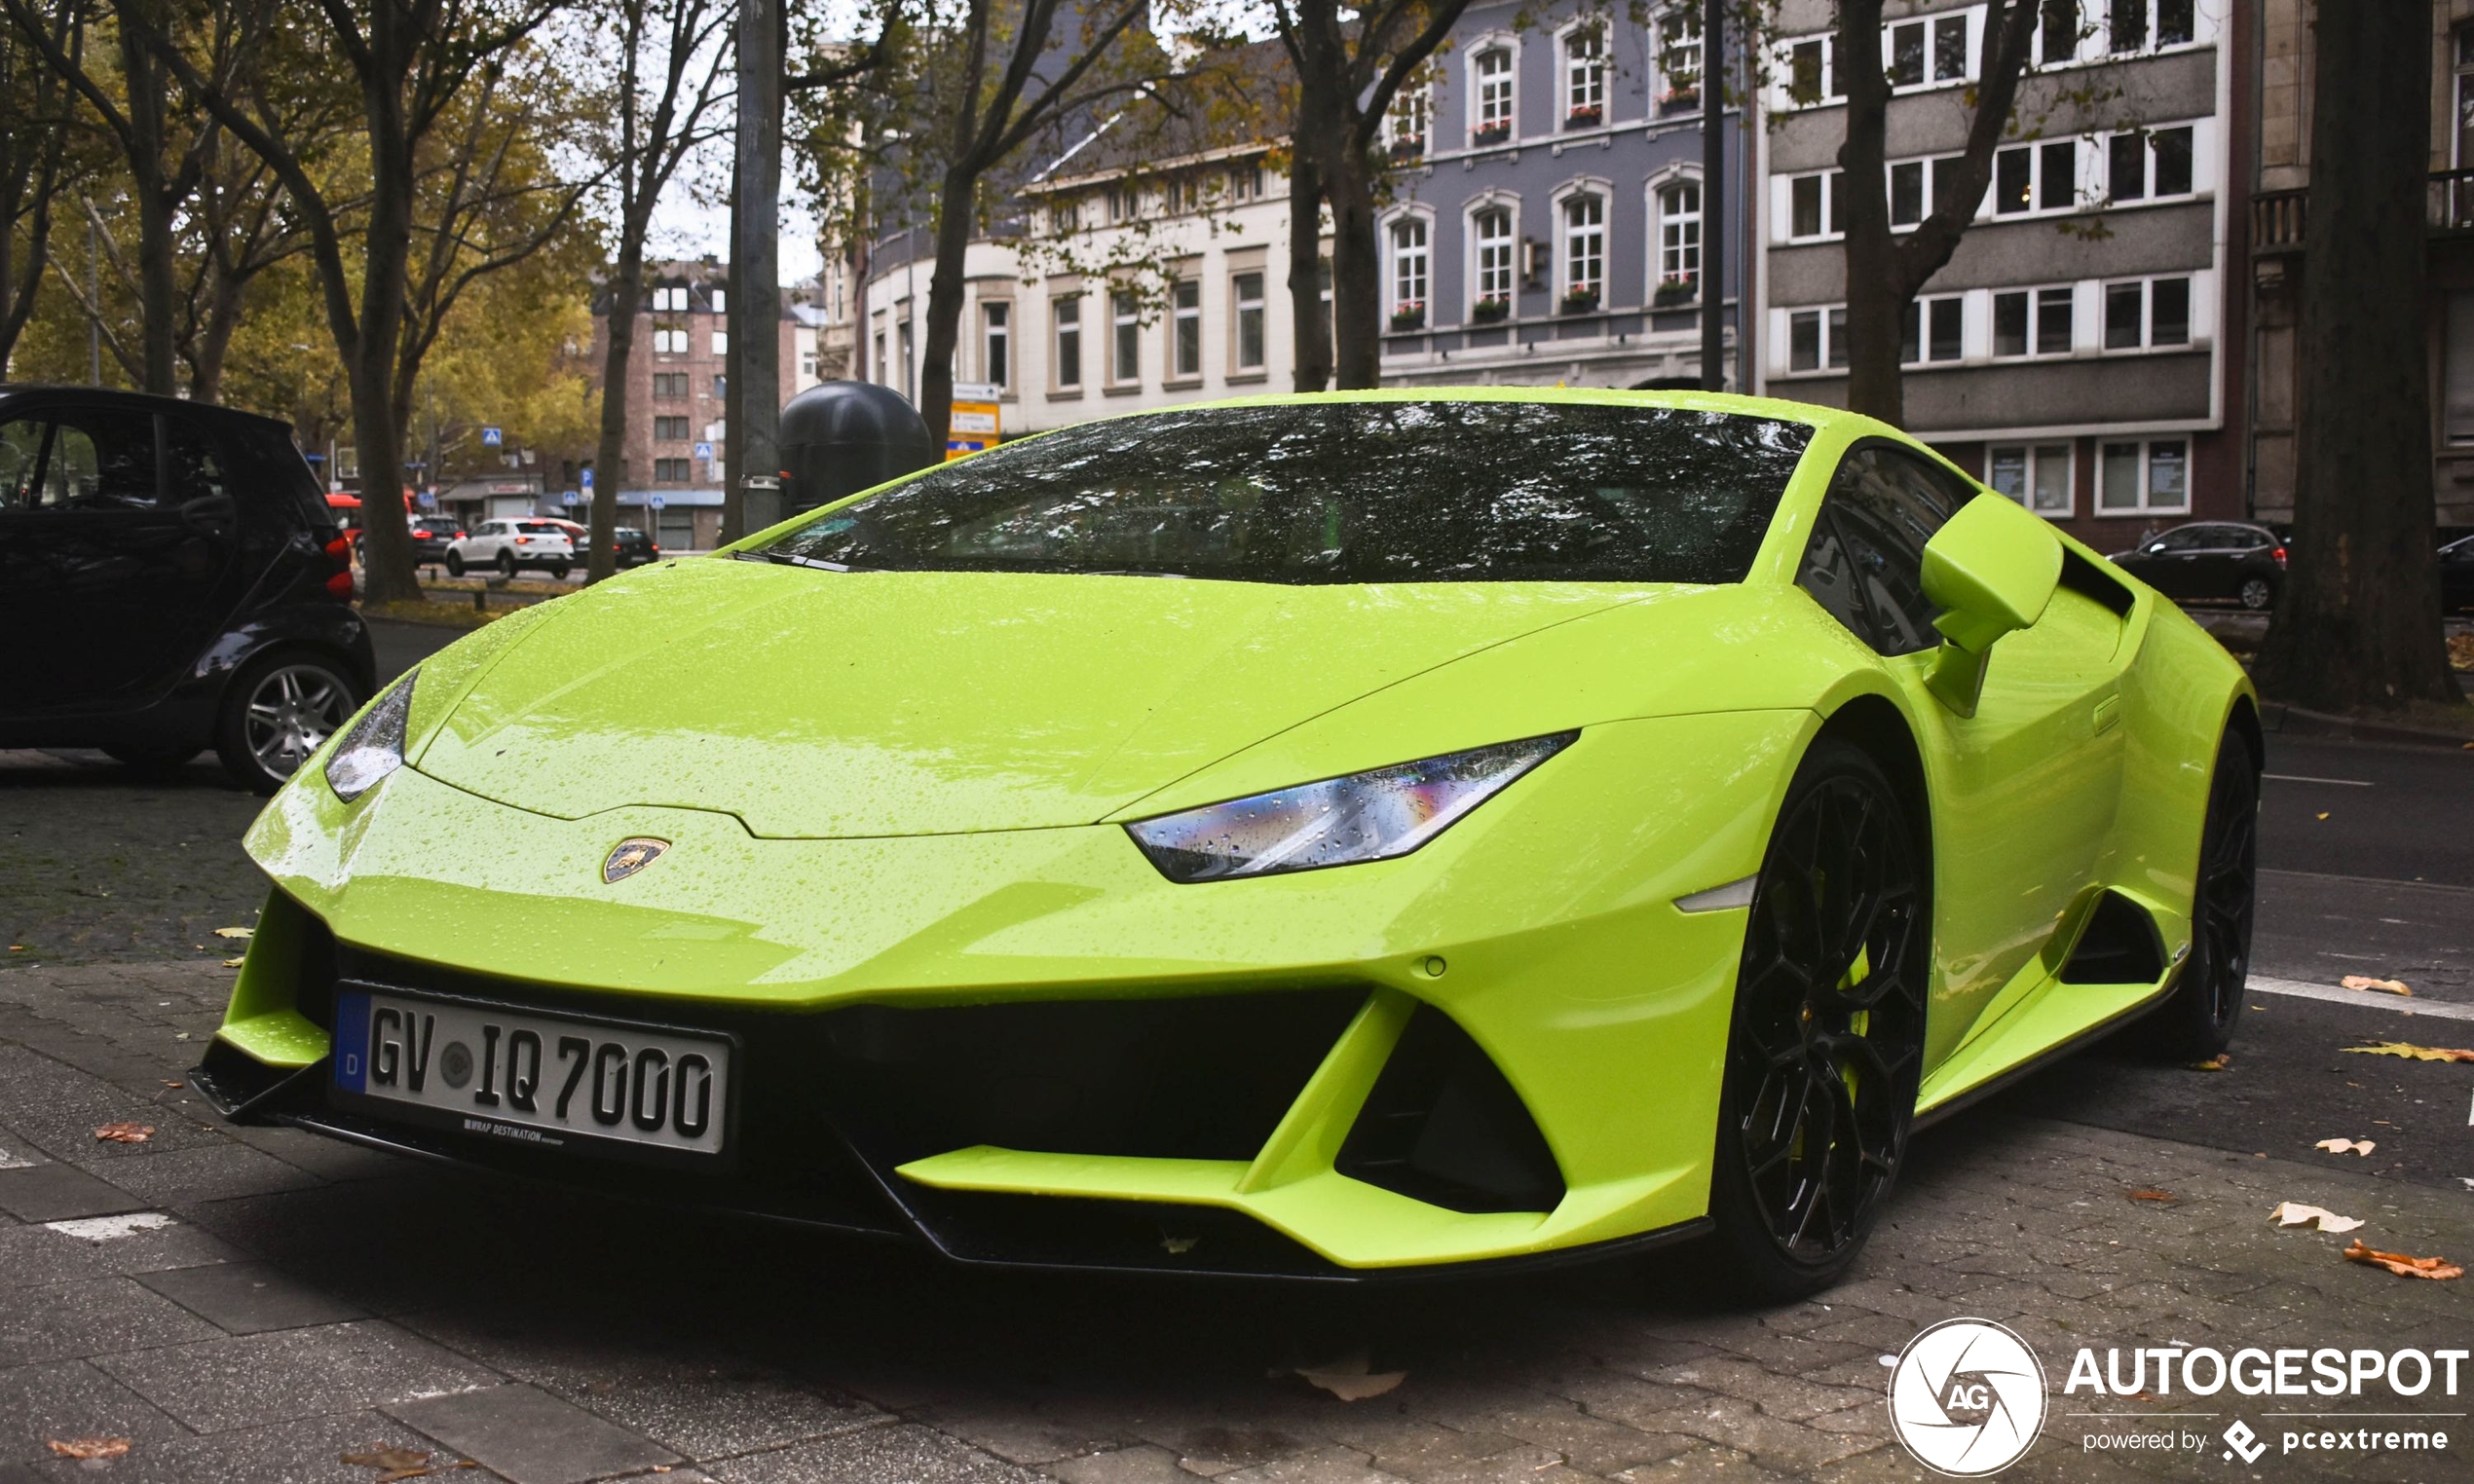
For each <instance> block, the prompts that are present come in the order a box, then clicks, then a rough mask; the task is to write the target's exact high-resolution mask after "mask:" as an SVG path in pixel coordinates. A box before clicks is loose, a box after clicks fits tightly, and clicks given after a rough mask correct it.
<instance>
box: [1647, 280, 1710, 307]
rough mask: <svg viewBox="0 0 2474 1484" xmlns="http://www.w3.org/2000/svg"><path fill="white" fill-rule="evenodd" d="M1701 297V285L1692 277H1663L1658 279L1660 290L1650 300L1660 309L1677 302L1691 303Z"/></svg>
mask: <svg viewBox="0 0 2474 1484" xmlns="http://www.w3.org/2000/svg"><path fill="white" fill-rule="evenodd" d="M1699 297H1701V286H1700V285H1699V284H1698V283H1697V282H1695V281H1694V280H1693V279H1691V278H1661V279H1659V280H1658V292H1657V294H1656V295H1655V296H1654V297H1653V298H1652V299H1651V301H1650V302H1651V303H1652V304H1653V305H1655V306H1656V307H1657V308H1659V309H1667V308H1669V307H1670V306H1673V305H1677V304H1690V303H1691V302H1692V301H1693V300H1695V299H1697V298H1699Z"/></svg>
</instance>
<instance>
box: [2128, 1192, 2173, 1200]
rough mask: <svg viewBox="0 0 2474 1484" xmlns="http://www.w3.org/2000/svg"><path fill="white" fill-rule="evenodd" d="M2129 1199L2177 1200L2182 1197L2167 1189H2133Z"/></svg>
mask: <svg viewBox="0 0 2474 1484" xmlns="http://www.w3.org/2000/svg"><path fill="white" fill-rule="evenodd" d="M2130 1199H2131V1200H2133V1201H2179V1200H2181V1199H2182V1198H2181V1197H2180V1196H2177V1195H2175V1194H2174V1193H2173V1192H2172V1191H2169V1190H2134V1191H2132V1192H2131V1193H2130Z"/></svg>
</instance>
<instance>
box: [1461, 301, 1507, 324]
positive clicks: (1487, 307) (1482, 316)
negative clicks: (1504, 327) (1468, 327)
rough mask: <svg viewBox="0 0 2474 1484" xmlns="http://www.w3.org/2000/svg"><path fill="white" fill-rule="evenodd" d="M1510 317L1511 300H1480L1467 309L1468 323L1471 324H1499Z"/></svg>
mask: <svg viewBox="0 0 2474 1484" xmlns="http://www.w3.org/2000/svg"><path fill="white" fill-rule="evenodd" d="M1511 317H1512V300H1511V299H1509V298H1501V297H1499V298H1493V299H1481V300H1479V301H1478V302H1477V303H1476V304H1473V305H1471V306H1470V307H1469V322H1470V323H1472V324H1500V323H1501V322H1503V321H1504V320H1506V319H1509V318H1511Z"/></svg>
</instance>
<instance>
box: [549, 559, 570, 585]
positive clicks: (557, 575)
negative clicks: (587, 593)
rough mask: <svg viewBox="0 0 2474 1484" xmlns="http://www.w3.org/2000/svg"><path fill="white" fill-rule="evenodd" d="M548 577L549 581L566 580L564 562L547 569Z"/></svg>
mask: <svg viewBox="0 0 2474 1484" xmlns="http://www.w3.org/2000/svg"><path fill="white" fill-rule="evenodd" d="M549 579H550V580H551V581H553V582H564V581H566V580H567V568H566V565H565V564H564V563H561V564H560V565H558V566H556V567H553V568H551V569H550V570H549Z"/></svg>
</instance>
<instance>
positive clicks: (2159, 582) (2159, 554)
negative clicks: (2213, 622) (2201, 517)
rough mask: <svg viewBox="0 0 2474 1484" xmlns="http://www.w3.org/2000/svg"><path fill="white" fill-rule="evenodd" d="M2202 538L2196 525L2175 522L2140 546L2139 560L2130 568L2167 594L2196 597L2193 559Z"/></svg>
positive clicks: (2195, 558)
mask: <svg viewBox="0 0 2474 1484" xmlns="http://www.w3.org/2000/svg"><path fill="white" fill-rule="evenodd" d="M2203 538H2204V533H2203V532H2202V531H2201V530H2200V528H2199V527H2196V526H2177V527H2175V528H2174V529H2173V530H2171V531H2168V532H2166V533H2165V534H2164V535H2162V536H2160V537H2157V538H2155V540H2152V541H2149V542H2147V543H2146V544H2145V545H2143V546H2141V547H2140V548H2139V558H2140V560H2139V561H2138V562H2137V563H2136V564H2134V565H2133V566H2132V567H2131V571H2132V572H2134V573H2135V574H2137V575H2138V577H2139V580H2141V581H2143V582H2145V583H2147V584H2148V585H2149V586H2150V587H2153V588H2155V590H2156V591H2158V592H2160V593H2162V594H2164V595H2165V596H2166V597H2168V598H2196V597H2199V596H2201V594H2200V593H2199V591H2198V571H2197V569H2196V566H2195V563H2196V561H2197V558H2198V554H2199V543H2200V541H2201V540H2202V539H2203Z"/></svg>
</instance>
